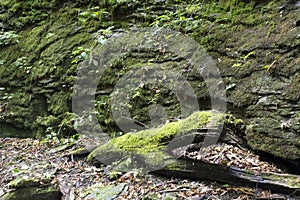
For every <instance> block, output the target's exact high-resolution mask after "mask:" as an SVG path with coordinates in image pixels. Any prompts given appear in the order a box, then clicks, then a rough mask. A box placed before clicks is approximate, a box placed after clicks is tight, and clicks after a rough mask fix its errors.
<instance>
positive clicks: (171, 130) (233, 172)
mask: <svg viewBox="0 0 300 200" xmlns="http://www.w3.org/2000/svg"><path fill="white" fill-rule="evenodd" d="M243 133H244V124H243V121H242V120H239V119H235V118H234V117H232V116H231V115H226V114H220V113H215V112H213V111H203V112H195V113H194V114H192V115H190V116H189V117H188V118H186V119H183V120H179V121H177V122H172V123H168V124H165V125H163V126H162V127H159V128H156V129H147V130H143V131H139V132H136V133H127V134H125V135H123V136H121V137H118V138H114V139H112V140H110V141H109V142H108V143H106V144H104V145H100V146H99V147H97V148H96V149H94V150H93V151H92V152H91V153H90V154H89V156H88V160H89V161H90V162H91V163H92V164H98V163H99V162H100V163H104V164H113V165H115V166H116V167H117V168H118V170H129V168H142V169H143V170H145V171H146V172H149V171H150V172H154V173H157V174H160V175H163V176H171V177H179V178H192V179H201V180H213V181H220V182H225V183H230V184H234V185H247V186H252V187H260V188H263V189H268V190H272V191H275V192H280V193H288V194H291V193H298V192H299V191H300V190H299V191H298V189H300V183H299V179H300V177H299V176H296V175H283V174H275V173H272V174H271V173H265V174H260V175H256V174H255V173H254V172H251V171H247V170H242V169H239V168H233V167H227V166H224V165H218V164H212V163H207V162H203V161H199V160H193V159H190V158H188V157H186V156H185V154H184V153H185V152H186V150H188V149H189V148H194V146H198V147H197V148H199V146H200V147H204V146H208V145H211V144H212V143H213V142H215V143H216V142H222V143H227V144H233V145H235V146H239V147H241V148H246V147H247V146H246V142H245V141H244V139H243V136H244V135H243ZM193 145H194V146H193Z"/></svg>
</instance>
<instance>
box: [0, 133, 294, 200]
mask: <svg viewBox="0 0 300 200" xmlns="http://www.w3.org/2000/svg"><path fill="white" fill-rule="evenodd" d="M85 143H87V142H86V141H82V139H80V140H79V142H78V144H72V145H69V146H68V145H65V144H63V145H64V146H63V145H62V144H61V143H59V141H55V140H49V141H47V142H41V141H39V140H34V139H19V138H0V158H1V159H0V177H1V179H0V199H1V196H3V195H4V194H6V193H7V192H9V191H12V190H15V189H17V188H16V187H17V185H18V181H21V179H30V180H31V182H32V184H35V183H39V184H41V185H44V184H49V183H50V184H52V185H55V186H57V187H58V188H59V190H60V191H61V193H62V194H63V197H62V199H68V200H89V199H91V200H92V199H195V200H196V199H197V200H201V199H207V200H223V199H228V200H229V199H235V200H246V199H290V200H293V199H297V197H296V198H294V197H289V196H287V195H282V194H272V193H271V192H269V191H264V190H260V189H259V188H248V187H234V186H230V185H228V184H221V183H216V182H210V181H202V180H199V181H191V180H184V179H172V178H165V177H160V176H157V175H153V174H146V175H141V173H139V172H138V171H129V172H127V173H121V172H119V173H112V170H113V168H112V167H111V166H100V167H95V166H90V165H88V163H87V162H86V160H85V157H82V158H77V157H76V158H74V157H73V156H72V154H71V152H72V151H74V150H75V149H76V148H78V146H79V144H85ZM61 146H63V147H61ZM53 149H57V150H53ZM187 154H188V156H189V157H192V158H194V159H201V160H205V161H209V162H213V163H217V164H224V165H227V166H235V167H239V168H243V169H251V170H254V171H255V170H256V171H258V172H259V171H271V172H277V173H281V172H282V171H281V170H280V169H278V168H276V167H275V166H273V165H270V164H269V163H267V162H263V161H260V160H259V157H258V156H257V155H254V154H252V153H251V152H250V151H245V150H241V149H239V148H236V147H233V146H230V145H225V144H220V145H215V146H211V147H209V148H206V149H203V150H201V151H194V152H188V153H187ZM112 174H114V176H112ZM14 184H15V185H14ZM108 191H109V192H110V193H107V192H108ZM105 195H106V196H105Z"/></svg>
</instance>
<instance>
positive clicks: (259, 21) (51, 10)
mask: <svg viewBox="0 0 300 200" xmlns="http://www.w3.org/2000/svg"><path fill="white" fill-rule="evenodd" d="M122 2H123V1H122ZM193 2H194V3H191V2H190V4H184V3H182V4H178V2H177V3H176V6H175V4H174V2H172V1H169V5H168V6H167V9H165V7H166V6H165V5H163V4H164V3H163V1H162V2H153V3H151V2H150V3H149V2H148V4H145V5H147V6H142V7H141V6H139V3H141V2H136V3H134V2H132V1H128V2H126V1H124V2H123V3H120V4H116V3H115V4H114V5H110V3H109V2H106V3H105V4H102V3H98V2H90V1H89V2H87V1H74V2H66V3H64V2H61V1H51V2H50V1H49V2H48V1H45V2H44V3H42V4H41V3H40V1H37V0H26V1H1V2H0V6H1V8H2V10H3V11H4V12H1V13H0V23H1V27H3V31H2V32H0V35H1V38H0V49H1V51H0V77H1V79H0V97H1V98H0V125H1V128H0V134H1V136H19V137H27V136H33V137H36V136H43V135H45V134H48V133H51V132H56V133H58V134H69V133H74V129H73V128H72V126H73V121H72V119H73V117H74V116H73V115H72V113H70V112H71V111H72V109H71V98H72V89H73V88H72V86H73V83H74V76H76V68H77V66H78V64H79V63H80V62H81V61H82V60H83V59H84V58H85V57H86V55H87V54H88V53H89V51H90V50H91V49H92V47H93V46H94V45H95V44H102V43H105V40H106V38H107V37H110V36H112V37H114V36H116V35H117V34H116V33H117V32H122V30H125V29H127V28H128V26H133V25H135V26H142V27H148V26H163V27H166V28H171V29H175V30H177V31H180V32H183V33H185V34H187V35H189V36H191V37H192V38H193V39H195V40H196V41H197V42H199V44H201V45H202V46H204V47H205V48H206V49H207V51H208V52H209V54H210V55H211V56H212V57H213V58H214V60H216V61H217V65H218V68H219V70H220V72H221V75H222V78H223V80H224V82H225V84H226V88H227V99H226V102H227V103H228V108H229V111H230V112H232V113H235V114H236V115H238V116H239V117H240V118H243V119H244V121H245V122H246V124H247V125H248V128H247V132H246V138H247V140H248V144H249V146H250V147H251V148H253V149H254V150H257V151H260V152H264V153H267V154H271V155H274V156H276V157H281V158H284V159H289V160H292V161H294V162H299V159H300V150H299V149H300V114H299V113H300V108H299V98H300V91H299V85H300V73H299V71H300V59H299V53H300V52H299V51H300V50H299V45H300V43H299V41H300V39H299V23H298V22H299V16H300V15H299V9H300V8H299V6H297V5H299V2H298V3H295V2H294V1H291V2H290V3H286V2H285V1H250V2H248V1H247V2H246V1H245V2H244V1H243V2H242V1H239V2H237V1H233V0H232V1H221V2H215V1H209V2H207V3H203V4H202V5H201V6H200V5H199V4H198V3H197V1H196V2H195V1H193ZM293 2H294V3H293ZM162 5H163V6H162ZM97 6H99V7H97ZM283 7H284V8H283ZM18 13H23V14H18ZM24 13H25V14H24ZM11 30H13V31H14V32H11ZM2 36H3V37H2ZM161 50H163V49H161ZM148 62H152V63H155V64H161V66H162V67H170V66H171V67H172V66H174V69H176V70H179V72H180V73H182V74H183V75H185V76H186V77H187V79H188V80H189V81H190V84H191V85H192V86H193V87H194V88H196V93H197V95H198V101H199V102H200V105H199V106H200V108H201V109H210V98H209V95H208V90H207V87H206V85H205V84H204V82H203V79H202V78H201V75H199V74H197V73H195V72H194V71H189V67H188V66H189V65H188V62H187V61H185V60H184V59H181V58H178V57H176V55H170V54H169V53H168V51H166V53H165V54H160V53H159V52H155V51H151V52H131V54H128V55H127V56H126V57H124V58H122V59H121V60H119V61H116V62H114V63H112V65H111V67H110V68H109V69H108V70H106V72H105V74H104V75H103V76H102V77H101V79H100V80H99V85H98V92H97V94H96V101H95V107H96V109H97V114H96V116H97V119H98V121H99V122H100V124H101V126H102V127H103V129H104V130H105V131H108V132H112V133H114V132H117V131H119V130H118V127H116V123H115V122H114V120H113V116H112V114H111V112H110V106H111V102H110V97H111V95H112V94H113V92H116V91H113V88H114V84H115V83H116V82H117V81H118V79H119V77H122V75H124V74H126V72H128V71H129V70H132V69H134V68H137V67H139V66H145V65H146V64H147V63H148ZM155 87H157V86H155V85H152V86H145V87H143V88H140V89H137V90H136V91H135V93H134V98H132V101H131V105H134V106H133V107H132V109H131V110H130V111H131V113H132V116H133V118H134V119H136V120H137V121H140V122H143V123H144V124H146V125H148V126H149V125H151V123H150V117H149V115H148V111H149V108H150V106H151V105H152V103H153V102H155V103H156V104H161V105H162V106H164V107H165V108H166V111H167V115H168V118H176V117H180V109H179V106H178V102H177V100H176V96H174V95H172V93H171V92H170V89H168V88H163V87H160V88H159V89H157V88H155ZM158 123H160V122H158ZM152 125H157V124H152Z"/></svg>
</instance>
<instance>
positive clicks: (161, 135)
mask: <svg viewBox="0 0 300 200" xmlns="http://www.w3.org/2000/svg"><path fill="white" fill-rule="evenodd" d="M212 115H213V113H212V112H211V111H202V112H195V113H193V114H192V115H191V116H189V117H187V118H186V119H183V120H180V121H177V122H171V123H168V124H166V125H164V126H162V127H159V128H155V129H147V130H143V131H139V132H136V133H127V134H125V135H123V136H120V137H118V138H114V139H112V140H110V141H109V142H108V143H106V144H104V145H101V146H99V147H98V148H97V149H95V150H94V151H93V152H91V154H90V155H89V156H88V160H90V161H92V160H93V159H94V158H95V157H97V156H98V155H101V154H103V153H106V152H112V153H116V154H121V155H122V154H123V153H129V154H130V153H134V154H138V155H142V156H145V158H146V159H145V162H146V163H148V164H151V165H154V166H157V165H160V164H162V163H167V164H171V163H172V162H174V158H173V157H172V156H170V155H169V154H168V153H167V152H166V146H167V144H168V143H169V142H170V141H171V140H172V139H173V138H174V137H175V136H176V135H177V134H184V133H186V132H188V131H190V130H193V129H198V128H202V127H203V126H205V125H206V124H208V123H209V122H211V120H212V119H213V118H212ZM222 116H223V115H220V114H219V115H217V118H218V119H220V118H222ZM218 121H219V120H218ZM100 159H101V157H100Z"/></svg>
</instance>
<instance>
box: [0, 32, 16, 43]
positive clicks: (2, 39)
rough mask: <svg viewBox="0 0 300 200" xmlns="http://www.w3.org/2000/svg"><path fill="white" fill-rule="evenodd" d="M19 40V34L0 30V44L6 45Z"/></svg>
mask: <svg viewBox="0 0 300 200" xmlns="http://www.w3.org/2000/svg"><path fill="white" fill-rule="evenodd" d="M18 42H19V36H18V35H17V34H16V33H15V32H14V31H7V32H3V31H0V46H7V45H11V44H16V43H18Z"/></svg>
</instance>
